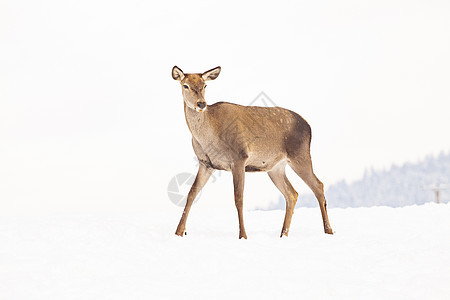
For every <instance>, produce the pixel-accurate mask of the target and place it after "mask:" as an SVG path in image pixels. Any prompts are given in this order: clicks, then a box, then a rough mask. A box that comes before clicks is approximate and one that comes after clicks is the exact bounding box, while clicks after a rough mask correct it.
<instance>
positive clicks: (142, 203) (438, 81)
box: [0, 0, 450, 215]
mask: <svg viewBox="0 0 450 300" xmlns="http://www.w3.org/2000/svg"><path fill="white" fill-rule="evenodd" d="M449 16H450V3H449V2H448V1H410V0H408V1H406V0H405V1H370V2H367V1H356V0H355V1H339V2H336V1H292V2H273V1H257V2H256V1H255V2H249V1H248V2H246V1H224V2H221V3H212V2H211V1H158V2H151V1H91V0H89V1H56V0H55V1H2V2H1V4H0V205H1V209H0V214H3V215H21V214H27V215H28V214H48V213H72V212H105V213H107V212H117V211H119V212H136V211H139V212H141V211H149V210H166V209H170V210H173V209H176V208H175V206H173V204H172V203H171V202H170V201H169V200H168V197H167V184H168V182H169V181H170V179H171V178H172V177H173V176H174V175H176V174H178V173H181V172H191V173H195V172H196V167H195V161H194V159H193V158H194V153H193V150H192V148H191V142H190V133H189V131H188V129H187V126H186V124H185V120H184V114H183V104H182V98H181V91H180V87H179V84H178V83H177V82H175V81H173V80H172V78H171V76H170V70H171V68H172V67H173V65H178V66H179V67H180V68H181V69H183V70H184V71H185V72H203V71H205V70H207V69H210V68H212V67H215V66H217V65H220V66H221V67H222V73H221V74H220V76H219V78H218V79H217V80H216V81H214V82H211V83H209V84H208V88H207V89H208V90H207V94H206V100H207V102H208V103H214V102H217V101H229V102H233V103H238V104H243V105H245V104H248V103H250V102H251V101H252V100H253V99H254V97H255V96H256V95H258V94H259V93H260V92H261V91H264V92H265V93H266V94H267V95H268V96H269V97H270V98H271V99H272V100H273V101H274V102H275V103H276V104H278V105H279V106H282V107H285V108H288V109H291V110H293V111H296V112H297V113H299V114H301V115H302V116H303V117H304V118H306V119H307V120H308V122H309V123H310V124H311V126H312V129H313V141H312V156H313V162H314V166H315V170H316V173H317V175H318V176H319V178H320V179H321V180H322V181H323V182H324V183H325V184H326V185H329V184H331V183H333V182H336V181H337V180H340V179H346V180H350V181H351V180H355V179H357V178H358V177H359V176H360V175H361V174H362V173H363V172H364V169H366V168H368V167H375V168H386V167H388V166H390V165H391V164H392V163H397V164H399V163H402V162H405V161H415V160H418V159H420V158H423V157H424V156H425V155H428V154H433V153H434V154H436V153H439V152H440V151H447V150H448V149H450V139H448V137H447V136H448V129H450V118H449V117H448V116H449V105H448V100H449V98H450V89H449V82H450V72H449V70H450V55H449V53H450V18H449ZM291 175H292V174H291ZM291 178H292V180H291V181H292V182H293V183H294V185H295V186H297V187H298V189H300V190H301V191H303V190H304V188H303V187H302V186H301V185H299V181H300V179H298V178H297V177H291ZM246 182H247V185H246V194H245V201H244V202H245V205H246V207H247V208H252V207H255V206H258V205H261V204H264V203H268V202H270V201H272V200H274V199H276V198H277V197H278V195H279V193H278V191H277V190H276V188H275V187H274V186H272V184H271V183H270V181H269V179H268V178H267V176H266V175H265V174H250V175H248V176H247V181H246ZM329 201H332V199H329ZM198 203H199V204H197V206H198V207H204V208H208V209H209V208H210V209H212V208H220V209H222V208H224V207H229V208H232V207H234V202H233V200H232V182H231V178H230V176H229V175H228V174H225V173H223V174H222V175H221V176H218V178H217V181H216V182H214V183H211V182H210V184H209V185H207V187H206V188H205V191H204V193H203V195H202V198H201V200H200V201H199V202H198ZM233 209H234V208H233Z"/></svg>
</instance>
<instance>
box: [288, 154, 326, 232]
mask: <svg viewBox="0 0 450 300" xmlns="http://www.w3.org/2000/svg"><path fill="white" fill-rule="evenodd" d="M288 164H289V166H290V167H291V168H292V169H293V170H294V171H295V173H297V175H298V176H300V178H301V179H302V180H303V181H304V182H305V183H306V184H307V185H308V186H309V188H310V189H311V190H312V192H313V193H314V195H315V196H316V198H317V201H319V206H320V212H321V213H322V221H323V228H324V231H325V233H328V234H333V230H332V229H331V225H330V222H329V221H328V213H327V202H326V200H325V195H324V192H323V183H322V182H321V181H320V180H319V179H318V178H317V177H316V175H315V174H314V172H313V168H312V161H311V156H310V154H309V151H308V153H307V154H304V155H302V156H297V157H294V158H290V159H289V161H288Z"/></svg>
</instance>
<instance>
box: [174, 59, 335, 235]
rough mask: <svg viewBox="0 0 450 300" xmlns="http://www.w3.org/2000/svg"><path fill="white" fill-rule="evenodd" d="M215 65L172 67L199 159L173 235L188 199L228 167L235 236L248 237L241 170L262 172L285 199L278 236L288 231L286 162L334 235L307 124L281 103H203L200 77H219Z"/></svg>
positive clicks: (291, 196)
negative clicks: (195, 69)
mask: <svg viewBox="0 0 450 300" xmlns="http://www.w3.org/2000/svg"><path fill="white" fill-rule="evenodd" d="M220 70H221V68H220V67H216V68H214V69H211V70H209V71H206V72H204V73H202V74H200V73H195V74H185V73H183V71H182V70H181V69H180V68H178V67H177V66H175V67H173V69H172V77H173V79H175V80H177V81H179V82H180V84H181V91H182V94H183V100H184V112H185V116H186V122H187V125H188V127H189V130H190V131H191V133H192V146H193V148H194V152H195V154H196V155H197V158H198V160H199V168H198V173H197V177H196V178H195V181H194V183H193V184H192V187H191V189H190V191H189V194H188V196H187V201H186V206H185V208H184V212H183V215H182V216H181V219H180V223H179V224H178V227H177V230H176V232H175V234H176V235H179V236H183V234H184V233H185V229H186V220H187V217H188V214H189V210H190V209H191V206H192V203H193V201H194V199H195V197H196V196H197V194H198V193H199V192H200V190H201V189H202V188H203V187H204V185H205V184H206V182H207V181H208V179H209V178H210V176H211V174H212V173H213V172H214V170H226V171H231V173H232V175H233V184H234V201H235V204H236V208H237V211H238V217H239V238H245V239H246V238H247V235H246V233H245V228H244V216H243V212H242V206H243V192H244V178H245V172H267V173H268V174H269V177H270V179H271V180H272V182H273V183H274V184H275V186H276V187H277V188H278V189H279V190H280V192H281V193H282V194H283V196H284V197H285V198H286V215H285V218H284V223H283V229H282V230H281V235H280V237H282V236H283V235H286V236H287V235H288V233H289V226H290V224H291V219H292V214H293V213H294V207H295V203H296V202H297V197H298V194H297V192H296V191H295V189H294V188H293V187H292V185H291V183H290V182H289V180H288V178H287V177H286V173H285V167H286V165H289V166H290V167H291V168H292V169H293V170H294V171H295V173H296V174H297V175H298V176H300V178H302V180H303V181H304V182H305V183H306V184H307V185H308V186H309V187H310V188H311V190H312V191H313V192H314V195H315V196H316V198H317V200H318V201H319V206H320V211H321V212H322V220H323V226H324V230H325V233H328V234H333V230H332V229H331V226H330V223H329V221H328V215H327V209H326V206H327V205H326V200H325V196H324V193H323V184H322V182H321V181H320V180H319V179H318V178H317V177H316V175H315V174H314V172H313V168H312V162H311V156H310V144H311V127H310V126H309V124H308V123H307V122H306V121H305V120H304V119H303V118H302V117H301V116H299V115H298V114H296V113H295V112H292V111H290V110H287V109H284V108H281V107H257V106H241V105H237V104H232V103H227V102H218V103H215V104H212V105H207V104H206V101H205V88H206V84H205V81H208V80H214V79H216V78H217V76H219V73H220Z"/></svg>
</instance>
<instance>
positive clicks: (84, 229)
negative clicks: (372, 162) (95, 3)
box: [0, 204, 450, 300]
mask: <svg viewBox="0 0 450 300" xmlns="http://www.w3.org/2000/svg"><path fill="white" fill-rule="evenodd" d="M283 214H284V212H282V211H253V212H246V214H245V221H246V228H247V235H248V237H249V239H248V240H238V239H237V235H238V232H237V217H236V215H235V211H226V212H224V211H222V212H219V211H217V212H210V213H206V212H203V211H201V210H196V207H195V206H194V208H193V210H192V214H191V216H190V219H189V220H188V227H187V231H188V235H187V236H185V237H183V238H180V237H177V236H175V235H174V231H175V228H176V225H177V222H178V218H179V216H180V211H179V210H177V209H175V208H174V210H173V212H170V213H156V212H155V213H150V214H139V215H68V216H61V215H60V216H52V217H42V218H6V219H5V218H3V219H2V220H1V221H0V299H46V300H48V299H65V300H69V299H83V300H86V299H165V298H172V299H182V298H183V299H186V298H187V299H217V298H219V299H233V298H246V299H259V298H261V299H263V298H264V299H274V298H278V299H281V298H283V299H285V298H288V299H330V298H333V299H393V298H394V297H395V298H398V299H450V284H449V282H450V239H449V237H450V205H449V204H441V205H436V204H427V205H423V206H411V207H404V208H395V209H394V208H385V207H375V208H353V209H330V210H329V216H330V221H331V224H332V226H333V228H334V230H335V231H336V233H335V235H334V236H329V235H325V234H324V233H323V231H322V225H321V218H320V212H319V209H318V208H315V209H314V208H300V209H297V210H296V212H295V214H294V218H293V222H292V226H291V231H290V236H289V237H288V238H283V239H280V238H279V237H278V236H279V232H280V230H281V225H282V220H283Z"/></svg>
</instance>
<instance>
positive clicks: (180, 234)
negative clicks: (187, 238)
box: [175, 228, 186, 237]
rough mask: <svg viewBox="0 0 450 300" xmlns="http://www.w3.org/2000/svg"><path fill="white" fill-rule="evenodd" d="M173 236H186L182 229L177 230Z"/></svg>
mask: <svg viewBox="0 0 450 300" xmlns="http://www.w3.org/2000/svg"><path fill="white" fill-rule="evenodd" d="M175 234H176V235H178V236H181V237H182V236H183V235H185V234H186V232H185V231H184V229H180V228H177V231H176V232H175Z"/></svg>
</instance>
